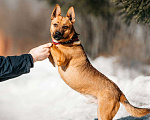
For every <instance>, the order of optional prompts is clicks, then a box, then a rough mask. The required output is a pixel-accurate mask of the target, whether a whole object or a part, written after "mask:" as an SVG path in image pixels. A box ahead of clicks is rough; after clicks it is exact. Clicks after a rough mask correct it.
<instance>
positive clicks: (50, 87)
mask: <svg viewBox="0 0 150 120" xmlns="http://www.w3.org/2000/svg"><path fill="white" fill-rule="evenodd" d="M115 61H116V58H115V57H110V58H104V57H99V58H97V59H96V60H94V61H92V64H93V65H94V66H95V67H96V68H97V69H98V70H99V71H101V72H102V73H104V74H105V75H106V76H107V77H109V78H110V79H111V80H113V81H114V82H115V83H116V84H117V85H118V86H119V87H120V89H121V90H122V91H123V92H124V93H125V95H126V96H127V98H128V100H129V101H130V102H131V103H132V104H133V105H135V106H137V107H146V108H150V77H148V76H140V74H139V73H138V72H137V71H135V70H131V69H127V68H126V69H124V68H123V67H121V66H119V65H118V64H117V63H116V62H115ZM135 76H139V77H137V78H135V79H133V77H135ZM94 118H97V105H96V104H94V103H91V102H90V101H89V99H88V98H86V97H84V96H82V95H81V94H80V93H77V92H76V91H74V90H72V89H71V88H70V87H68V86H67V85H66V84H65V83H64V82H63V80H62V79H61V78H60V76H59V74H58V72H57V69H56V68H54V67H53V66H52V65H51V64H50V63H49V61H48V60H45V61H43V62H37V63H35V65H34V68H33V69H31V72H30V73H29V74H26V75H23V76H21V77H18V78H15V79H12V80H9V81H6V82H2V83H0V120H55V119H56V120H94ZM114 119H118V120H150V115H149V116H144V117H143V118H133V117H131V116H129V114H128V113H127V112H126V110H125V108H124V107H123V106H122V105H121V107H120V110H119V112H118V113H117V115H116V116H115V118H114Z"/></svg>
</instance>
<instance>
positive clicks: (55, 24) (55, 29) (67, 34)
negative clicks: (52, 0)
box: [50, 4, 75, 42]
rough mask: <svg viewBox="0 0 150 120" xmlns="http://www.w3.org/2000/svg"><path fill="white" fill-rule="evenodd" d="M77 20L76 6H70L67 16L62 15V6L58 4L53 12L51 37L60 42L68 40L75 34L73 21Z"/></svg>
mask: <svg viewBox="0 0 150 120" xmlns="http://www.w3.org/2000/svg"><path fill="white" fill-rule="evenodd" d="M74 22H75V12H74V8H73V7H70V8H69V10H68V12H67V15H66V17H62V16H61V9H60V6H59V5H58V4H57V5H56V7H55V8H54V10H53V12H52V14H51V27H50V31H51V37H52V39H53V40H55V41H58V42H66V41H68V40H70V39H71V38H72V37H73V35H74V34H75V30H74V27H73V23H74Z"/></svg>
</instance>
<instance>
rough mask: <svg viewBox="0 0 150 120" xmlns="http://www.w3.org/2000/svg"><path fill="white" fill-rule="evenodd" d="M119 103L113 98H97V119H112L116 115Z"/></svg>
mask: <svg viewBox="0 0 150 120" xmlns="http://www.w3.org/2000/svg"><path fill="white" fill-rule="evenodd" d="M119 107H120V103H119V102H118V101H117V100H115V99H108V98H100V99H99V100H98V109H97V110H98V111H97V113H98V120H112V119H113V118H114V116H115V115H116V113H117V111H118V109H119Z"/></svg>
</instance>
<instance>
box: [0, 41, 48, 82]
mask: <svg viewBox="0 0 150 120" xmlns="http://www.w3.org/2000/svg"><path fill="white" fill-rule="evenodd" d="M50 47H51V43H47V44H45V45H41V46H39V47H36V48H33V49H31V50H30V52H29V54H23V55H20V56H8V57H3V56H0V82H2V81H5V80H8V79H11V78H15V77H18V76H20V75H22V74H26V73H29V72H30V68H32V67H33V66H34V62H36V61H42V60H44V59H46V58H48V56H49V55H50V52H49V49H50Z"/></svg>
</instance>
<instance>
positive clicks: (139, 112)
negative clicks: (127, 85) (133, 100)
mask: <svg viewBox="0 0 150 120" xmlns="http://www.w3.org/2000/svg"><path fill="white" fill-rule="evenodd" d="M120 102H121V103H122V104H123V105H124V106H125V108H126V110H127V111H128V112H129V113H130V114H131V115H132V116H135V117H142V116H144V115H147V114H149V113H150V109H147V108H137V107H134V106H133V105H131V104H130V103H129V101H128V100H127V98H126V97H125V95H124V94H123V93H122V94H121V96H120Z"/></svg>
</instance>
